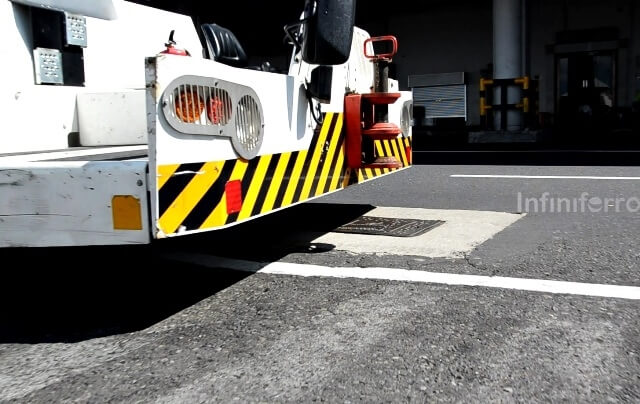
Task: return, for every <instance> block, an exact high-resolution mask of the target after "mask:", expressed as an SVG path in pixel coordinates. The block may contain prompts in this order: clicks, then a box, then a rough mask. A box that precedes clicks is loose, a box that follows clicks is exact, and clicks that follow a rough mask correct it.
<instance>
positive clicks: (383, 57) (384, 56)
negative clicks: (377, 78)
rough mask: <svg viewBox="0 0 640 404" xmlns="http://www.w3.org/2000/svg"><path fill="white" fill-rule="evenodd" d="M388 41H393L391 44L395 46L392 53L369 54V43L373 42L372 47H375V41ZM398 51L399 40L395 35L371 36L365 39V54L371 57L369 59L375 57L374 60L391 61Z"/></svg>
mask: <svg viewBox="0 0 640 404" xmlns="http://www.w3.org/2000/svg"><path fill="white" fill-rule="evenodd" d="M387 41H388V42H391V45H392V46H393V49H392V50H391V52H390V53H381V54H379V55H376V54H375V53H374V54H373V55H369V53H368V52H367V45H368V44H372V45H371V49H373V43H374V42H387ZM374 52H375V51H374ZM396 53H398V40H397V39H396V37H395V36H393V35H385V36H374V37H372V38H369V39H367V40H366V41H364V56H365V57H367V58H369V59H373V60H374V61H376V60H386V61H389V62H390V61H391V59H392V58H393V57H394V56H395V55H396Z"/></svg>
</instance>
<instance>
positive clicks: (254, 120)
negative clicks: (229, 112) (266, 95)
mask: <svg viewBox="0 0 640 404" xmlns="http://www.w3.org/2000/svg"><path fill="white" fill-rule="evenodd" d="M261 133H262V117H261V116H260V108H259V107H258V103H257V102H256V100H255V99H254V98H253V97H251V96H250V95H245V96H244V97H242V98H241V99H240V101H239V102H238V109H237V114H236V137H237V140H238V142H239V143H240V144H241V145H242V147H243V148H244V149H245V151H246V152H247V153H248V154H251V153H253V152H254V151H255V150H256V149H257V148H258V147H259V146H260V143H262V142H261Z"/></svg>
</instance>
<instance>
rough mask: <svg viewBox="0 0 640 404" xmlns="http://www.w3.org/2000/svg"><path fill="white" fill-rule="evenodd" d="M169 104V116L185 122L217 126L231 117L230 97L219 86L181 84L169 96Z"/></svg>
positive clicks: (227, 121) (224, 123)
mask: <svg viewBox="0 0 640 404" xmlns="http://www.w3.org/2000/svg"><path fill="white" fill-rule="evenodd" d="M169 104H170V108H169V111H170V112H171V116H172V117H173V118H177V119H180V120H182V121H183V122H187V123H192V124H196V125H204V126H219V125H226V124H228V123H229V120H230V119H231V111H232V109H231V97H230V96H229V93H228V92H227V91H225V90H223V89H220V88H215V87H209V86H200V85H191V84H181V85H179V86H178V87H176V89H175V90H174V91H173V92H172V93H171V95H170V96H169ZM205 110H206V113H205Z"/></svg>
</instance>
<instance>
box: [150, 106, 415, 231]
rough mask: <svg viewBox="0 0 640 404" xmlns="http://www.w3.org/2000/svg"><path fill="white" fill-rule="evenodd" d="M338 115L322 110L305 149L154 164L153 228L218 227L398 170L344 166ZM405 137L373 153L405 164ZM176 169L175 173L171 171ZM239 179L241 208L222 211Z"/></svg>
mask: <svg viewBox="0 0 640 404" xmlns="http://www.w3.org/2000/svg"><path fill="white" fill-rule="evenodd" d="M344 137H345V131H344V130H343V114H341V113H340V114H334V113H327V114H326V116H325V119H324V123H323V124H322V126H321V127H320V130H319V131H316V133H315V135H314V137H313V139H312V141H311V145H310V147H309V149H308V150H301V151H296V152H287V153H281V154H272V155H264V156H258V157H256V158H255V159H252V160H250V161H247V160H243V159H236V160H227V161H214V162H204V163H188V164H174V165H164V166H159V167H158V173H157V178H158V199H157V200H158V215H159V216H158V217H159V220H158V231H159V232H161V233H162V234H164V235H171V234H175V233H178V232H183V231H189V232H191V231H198V230H207V229H213V228H216V227H222V226H226V225H230V224H233V223H237V222H241V221H244V220H247V219H250V218H252V217H255V216H258V215H261V214H265V213H268V212H271V211H273V210H276V209H279V208H283V207H286V206H290V205H292V204H295V203H297V202H302V201H305V200H309V199H311V198H314V197H318V196H321V195H324V194H327V193H329V192H333V191H336V190H339V189H343V188H346V187H347V186H349V185H353V184H357V183H360V182H363V181H366V180H369V179H372V178H376V177H379V176H381V175H384V174H388V173H390V172H392V171H396V170H398V169H377V168H376V169H367V168H363V169H357V170H352V169H349V168H348V167H347V164H346V160H345V151H344V140H345V139H344ZM410 142H411V140H410V139H409V138H397V139H394V140H385V141H376V142H375V147H376V151H377V154H378V155H379V156H394V157H396V158H397V159H398V160H399V161H401V162H402V164H403V168H404V167H408V166H409V165H410V156H407V148H408V147H410ZM176 173H179V174H180V175H175V174H176ZM229 181H240V182H241V188H242V207H241V209H240V211H239V212H235V213H231V214H229V213H228V211H227V205H226V197H225V192H226V191H225V186H226V184H227V183H228V182H229Z"/></svg>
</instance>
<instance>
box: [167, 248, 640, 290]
mask: <svg viewBox="0 0 640 404" xmlns="http://www.w3.org/2000/svg"><path fill="white" fill-rule="evenodd" d="M166 257H167V258H169V259H173V260H178V261H182V262H188V263H192V264H196V265H200V266H207V267H212V268H226V269H232V270H236V271H243V272H251V273H262V274H271V275H289V276H301V277H325V278H326V277H328V278H341V279H344V278H353V279H377V280H389V281H399V282H414V283H428V284H439V285H453V286H478V287H485V288H497V289H511V290H521V291H527V292H541V293H552V294H565V295H580V296H592V297H607V298H617V299H629V300H640V287H635V286H618V285H605V284H595V283H579V282H566V281H551V280H544V279H527V278H506V277H501V276H479V275H461V274H452V273H437V272H426V271H415V270H407V269H398V268H342V267H327V266H319V265H308V264H294V263H288V262H273V263H259V262H253V261H243V260H236V259H229V258H221V257H215V256H211V255H204V254H192V253H173V254H167V256H166Z"/></svg>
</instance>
